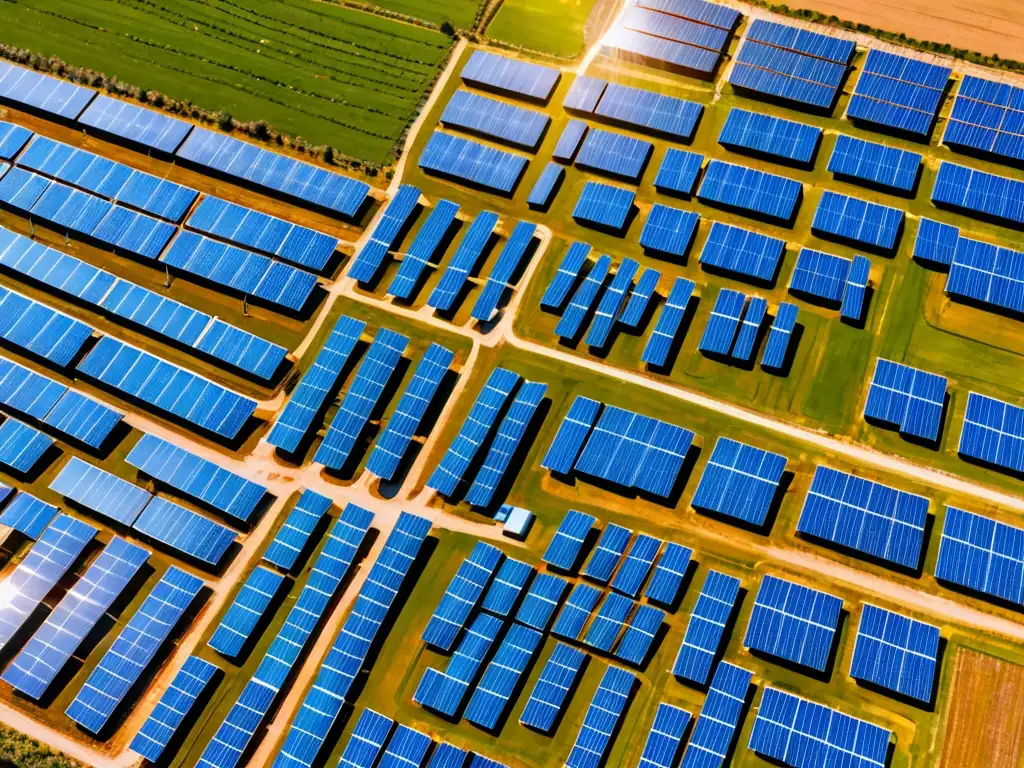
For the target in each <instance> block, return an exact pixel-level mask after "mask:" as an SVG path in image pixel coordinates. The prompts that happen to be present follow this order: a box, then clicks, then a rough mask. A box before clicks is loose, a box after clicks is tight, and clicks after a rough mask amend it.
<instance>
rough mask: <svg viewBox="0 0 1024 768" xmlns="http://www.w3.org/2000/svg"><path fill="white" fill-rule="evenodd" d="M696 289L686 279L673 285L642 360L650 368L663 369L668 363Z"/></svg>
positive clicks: (678, 279)
mask: <svg viewBox="0 0 1024 768" xmlns="http://www.w3.org/2000/svg"><path fill="white" fill-rule="evenodd" d="M695 287H696V285H695V284H694V282H693V281H692V280H687V279H686V278H685V277H677V278H676V279H675V282H673V283H672V289H671V290H670V291H669V294H668V298H667V299H666V300H665V306H664V307H662V310H661V314H660V315H659V316H658V322H657V323H656V324H655V326H654V330H653V331H652V332H651V337H650V338H649V339H648V340H647V344H646V346H644V351H643V353H642V355H641V358H640V359H641V360H643V361H644V362H645V363H647V364H648V365H649V366H651V367H654V368H661V367H663V366H664V365H665V364H666V363H667V362H668V358H669V354H670V353H671V351H672V347H673V346H674V344H675V343H676V337H677V335H678V333H679V329H680V326H681V325H682V323H683V319H684V318H685V317H686V310H687V307H688V306H689V305H690V299H691V298H692V297H693V290H694V288H695Z"/></svg>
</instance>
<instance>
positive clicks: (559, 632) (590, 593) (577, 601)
mask: <svg viewBox="0 0 1024 768" xmlns="http://www.w3.org/2000/svg"><path fill="white" fill-rule="evenodd" d="M600 599H601V590H599V589H597V588H595V587H592V586H590V585H589V584H576V585H575V586H574V587H573V588H572V592H570V593H569V597H568V599H567V600H566V601H565V605H564V606H563V607H562V611H561V613H559V614H558V620H557V621H555V626H554V627H552V629H551V634H553V635H555V636H556V637H564V638H565V639H566V640H576V641H579V639H580V638H581V637H582V635H583V627H584V626H585V625H586V623H587V620H588V619H589V618H590V614H591V613H592V612H593V610H594V608H595V606H596V605H597V601H598V600H600Z"/></svg>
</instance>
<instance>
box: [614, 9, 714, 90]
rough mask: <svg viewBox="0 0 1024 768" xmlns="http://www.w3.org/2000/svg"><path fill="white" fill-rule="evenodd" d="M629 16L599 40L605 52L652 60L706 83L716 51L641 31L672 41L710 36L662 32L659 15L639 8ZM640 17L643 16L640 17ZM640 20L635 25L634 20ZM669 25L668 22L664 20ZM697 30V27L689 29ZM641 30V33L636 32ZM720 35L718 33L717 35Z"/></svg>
mask: <svg viewBox="0 0 1024 768" xmlns="http://www.w3.org/2000/svg"><path fill="white" fill-rule="evenodd" d="M631 10H632V12H633V13H632V14H629V13H627V14H626V15H624V17H623V24H624V25H625V26H619V27H613V28H612V29H611V30H610V31H609V33H608V35H607V36H606V37H605V38H603V39H602V41H601V42H602V44H603V46H604V48H605V49H612V50H613V51H615V52H617V53H618V52H622V53H625V54H626V58H627V59H629V58H633V57H637V56H638V57H640V58H641V59H644V60H653V61H655V62H657V63H664V64H668V65H670V66H671V67H673V68H680V69H683V70H684V71H686V72H687V73H693V74H695V75H697V76H699V77H703V78H704V79H707V80H710V79H711V77H712V75H713V74H714V71H715V69H716V68H717V66H718V61H719V59H721V53H720V52H719V51H712V50H708V49H707V48H704V47H702V46H700V45H690V44H689V43H685V42H680V41H678V40H672V39H669V38H668V37H659V36H658V35H656V34H645V31H651V32H654V31H658V32H661V34H664V35H671V36H673V37H689V38H691V39H694V38H696V37H697V36H701V37H710V36H712V35H713V33H711V32H705V31H704V30H699V29H698V30H693V29H689V28H688V29H686V30H684V31H677V30H667V29H664V26H665V24H664V22H665V21H666V20H664V19H661V18H658V17H660V16H661V15H662V14H657V13H650V12H648V11H645V10H643V9H641V8H633V9H631ZM640 14H645V15H644V16H640ZM638 18H639V19H640V20H639V21H637V19H638ZM667 21H668V22H672V21H673V20H672V19H668V20H667ZM690 26H692V27H697V26H698V25H696V24H694V25H690ZM637 27H641V28H643V30H644V31H641V30H640V29H637ZM717 32H718V34H722V33H721V31H717ZM705 42H706V44H709V45H711V44H713V42H712V41H705Z"/></svg>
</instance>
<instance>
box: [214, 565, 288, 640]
mask: <svg viewBox="0 0 1024 768" xmlns="http://www.w3.org/2000/svg"><path fill="white" fill-rule="evenodd" d="M283 581H284V576H281V575H280V574H277V573H274V572H273V571H271V570H269V569H267V568H264V567H263V566H256V567H255V568H253V570H252V572H251V573H250V574H249V577H248V578H247V579H246V580H245V583H244V584H243V585H242V588H241V589H240V590H239V591H238V594H236V595H235V599H234V600H232V601H231V605H229V606H228V609H227V611H226V612H225V613H224V616H223V617H222V618H221V620H220V624H218V625H217V629H215V630H214V632H213V636H212V637H211V638H210V639H209V641H207V644H208V645H209V646H210V647H211V648H213V649H214V650H215V651H217V653H219V654H221V655H222V656H227V657H228V658H235V657H237V656H238V655H239V654H240V653H241V652H242V649H243V648H244V647H245V645H246V643H248V642H249V639H250V638H251V637H252V633H253V631H254V630H255V629H256V627H257V626H258V625H259V623H260V622H261V621H262V620H263V617H264V615H265V614H266V611H267V609H268V608H269V607H270V604H271V603H272V602H273V600H274V597H275V596H276V595H277V591H278V589H280V587H281V583H282V582H283Z"/></svg>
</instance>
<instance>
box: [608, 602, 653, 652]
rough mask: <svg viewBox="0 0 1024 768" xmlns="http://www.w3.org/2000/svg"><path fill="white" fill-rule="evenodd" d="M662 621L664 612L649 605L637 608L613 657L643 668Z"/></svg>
mask: <svg viewBox="0 0 1024 768" xmlns="http://www.w3.org/2000/svg"><path fill="white" fill-rule="evenodd" d="M664 620H665V612H664V611H662V610H660V609H658V608H655V607H653V606H650V605H641V606H639V607H638V608H637V609H636V612H635V613H634V614H633V618H631V619H630V620H629V624H628V625H627V626H626V631H625V632H624V633H623V635H622V639H621V640H619V644H618V646H617V647H616V648H615V656H616V657H617V658H620V659H622V660H623V661H624V662H626V663H627V664H632V665H633V666H635V667H642V666H644V663H645V661H646V660H647V658H648V656H649V655H650V653H651V646H652V645H653V644H654V641H655V639H656V638H657V637H658V634H659V633H660V632H661V626H662V624H663V623H664Z"/></svg>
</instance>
